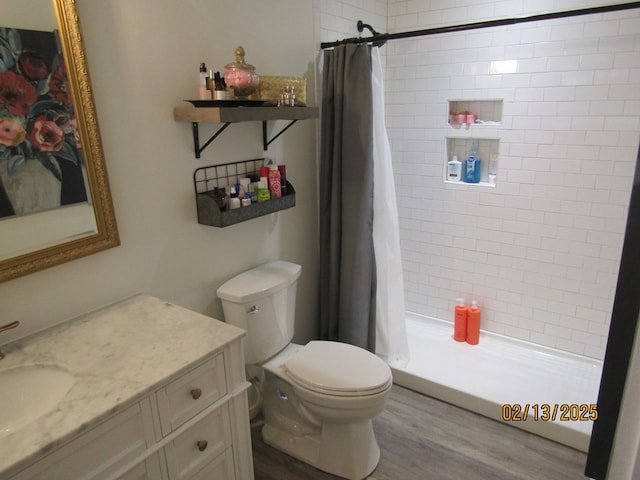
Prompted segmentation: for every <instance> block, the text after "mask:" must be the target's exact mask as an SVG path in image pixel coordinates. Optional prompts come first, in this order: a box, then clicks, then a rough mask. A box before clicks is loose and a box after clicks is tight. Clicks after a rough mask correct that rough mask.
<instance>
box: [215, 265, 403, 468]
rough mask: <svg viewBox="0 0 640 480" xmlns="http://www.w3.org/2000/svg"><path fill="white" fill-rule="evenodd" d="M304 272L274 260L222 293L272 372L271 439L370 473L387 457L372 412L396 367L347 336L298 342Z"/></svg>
mask: <svg viewBox="0 0 640 480" xmlns="http://www.w3.org/2000/svg"><path fill="white" fill-rule="evenodd" d="M300 273H301V267H300V265H296V264H294V263H290V262H284V261H277V262H271V263H267V264H265V265H262V266H259V267H256V268H254V269H251V270H248V271H246V272H244V273H241V274H239V275H237V276H236V277H234V278H232V279H230V280H229V281H227V282H226V283H224V284H223V285H222V286H220V288H219V289H218V291H217V294H218V297H219V298H220V299H221V300H222V307H223V310H224V316H225V320H226V322H228V323H230V324H233V325H236V326H238V327H240V328H243V329H244V330H246V332H247V335H246V342H245V363H246V365H247V366H250V367H252V368H255V367H257V366H259V367H261V369H262V371H263V372H264V382H263V385H262V397H263V405H262V414H263V417H264V425H263V427H262V437H263V439H264V441H265V442H266V443H267V444H269V445H271V446H273V447H274V448H277V449H278V450H281V451H283V452H285V453H287V454H289V455H291V456H293V457H295V458H298V459H299V460H302V461H304V462H306V463H308V464H310V465H313V466H314V467H316V468H319V469H320V470H324V471H326V472H329V473H331V474H333V475H337V476H339V477H342V478H348V479H354V480H359V479H363V478H365V477H367V476H368V475H369V474H370V473H371V472H372V471H373V470H374V469H375V468H376V466H377V464H378V461H379V459H380V449H379V447H378V443H377V442H376V439H375V436H374V433H373V427H372V423H371V420H372V419H373V418H374V417H375V416H376V415H378V414H379V413H380V412H381V411H382V409H383V408H384V406H385V404H386V401H387V398H388V395H389V392H390V389H391V385H392V380H393V379H392V375H391V369H390V368H389V366H388V365H387V364H386V363H385V362H384V361H383V360H381V359H380V358H378V357H377V356H376V355H374V354H373V353H370V352H368V351H366V350H364V349H362V348H359V347H356V346H353V345H348V344H346V343H340V342H329V341H311V342H309V343H308V344H306V345H296V344H294V343H291V339H292V338H293V331H294V317H295V303H296V287H297V280H298V277H299V276H300Z"/></svg>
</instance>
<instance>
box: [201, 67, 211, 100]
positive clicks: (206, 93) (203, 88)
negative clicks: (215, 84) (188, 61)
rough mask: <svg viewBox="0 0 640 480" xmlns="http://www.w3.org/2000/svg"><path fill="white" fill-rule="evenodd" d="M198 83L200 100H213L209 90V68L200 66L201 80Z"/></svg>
mask: <svg viewBox="0 0 640 480" xmlns="http://www.w3.org/2000/svg"><path fill="white" fill-rule="evenodd" d="M198 81H199V83H198V98H199V99H200V100H211V92H210V91H209V90H207V66H206V65H205V64H204V62H202V63H201V64H200V78H199V80H198Z"/></svg>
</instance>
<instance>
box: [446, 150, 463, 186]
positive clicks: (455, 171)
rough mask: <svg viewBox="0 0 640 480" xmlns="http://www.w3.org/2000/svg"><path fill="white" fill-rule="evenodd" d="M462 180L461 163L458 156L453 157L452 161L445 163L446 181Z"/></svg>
mask: <svg viewBox="0 0 640 480" xmlns="http://www.w3.org/2000/svg"><path fill="white" fill-rule="evenodd" d="M461 179H462V162H460V160H458V156H457V155H454V156H453V159H452V160H450V161H449V162H448V163H447V180H448V181H450V182H459V181H460V180H461Z"/></svg>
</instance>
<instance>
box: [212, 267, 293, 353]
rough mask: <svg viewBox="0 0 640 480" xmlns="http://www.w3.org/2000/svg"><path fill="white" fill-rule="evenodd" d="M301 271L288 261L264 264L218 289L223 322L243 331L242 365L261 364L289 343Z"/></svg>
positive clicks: (291, 336) (291, 335)
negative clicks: (243, 361)
mask: <svg viewBox="0 0 640 480" xmlns="http://www.w3.org/2000/svg"><path fill="white" fill-rule="evenodd" d="M301 269H302V268H301V267H300V265H296V264H295V263H290V262H283V261H278V262H271V263H266V264H264V265H261V266H260V267H256V268H253V269H251V270H247V271H246V272H243V273H241V274H239V275H237V276H235V277H233V278H232V279H230V280H228V281H227V282H225V283H224V284H223V285H221V286H220V288H218V291H217V294H218V297H219V298H220V299H221V300H222V308H223V310H224V318H225V321H226V322H227V323H230V324H232V325H235V326H237V327H240V328H242V329H244V330H246V332H247V338H246V342H245V350H244V356H245V363H246V364H248V365H255V364H261V363H263V362H265V361H266V360H268V359H269V358H271V357H273V356H274V355H275V354H277V353H278V352H280V351H281V350H282V349H284V348H285V347H286V346H287V345H288V344H289V342H291V339H292V338H293V331H294V320H295V309H296V286H297V280H298V277H299V276H300V271H301Z"/></svg>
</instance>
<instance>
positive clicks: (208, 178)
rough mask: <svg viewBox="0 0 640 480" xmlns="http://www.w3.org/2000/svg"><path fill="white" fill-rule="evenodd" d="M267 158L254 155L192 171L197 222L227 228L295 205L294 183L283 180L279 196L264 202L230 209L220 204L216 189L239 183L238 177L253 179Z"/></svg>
mask: <svg viewBox="0 0 640 480" xmlns="http://www.w3.org/2000/svg"><path fill="white" fill-rule="evenodd" d="M265 162H266V159H264V158H256V159H253V160H243V161H241V162H232V163H224V164H220V165H210V166H207V167H200V168H198V169H196V170H195V172H193V184H194V188H195V194H196V206H197V209H198V223H200V224H202V225H210V226H213V227H227V226H229V225H234V224H236V223H240V222H245V221H247V220H251V219H253V218H257V217H261V216H264V215H268V214H270V213H275V212H279V211H280V210H285V209H287V208H291V207H294V206H295V204H296V192H295V190H294V188H293V185H291V183H289V182H288V181H287V182H286V189H284V190H285V192H286V193H283V195H282V197H280V198H272V199H271V200H267V201H264V202H257V203H252V204H251V205H248V206H245V207H241V208H236V209H233V210H229V209H227V208H225V207H224V206H221V205H219V203H218V201H217V200H216V195H215V189H223V188H225V187H227V186H233V185H235V184H236V183H239V182H240V178H243V177H249V178H254V179H255V178H256V177H259V175H260V168H261V167H263V166H265Z"/></svg>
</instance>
